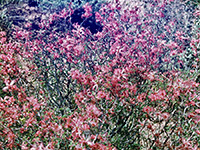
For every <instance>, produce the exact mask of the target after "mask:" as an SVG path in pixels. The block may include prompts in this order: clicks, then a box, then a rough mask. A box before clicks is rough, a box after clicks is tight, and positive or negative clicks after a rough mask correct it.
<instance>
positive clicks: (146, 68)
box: [0, 0, 200, 150]
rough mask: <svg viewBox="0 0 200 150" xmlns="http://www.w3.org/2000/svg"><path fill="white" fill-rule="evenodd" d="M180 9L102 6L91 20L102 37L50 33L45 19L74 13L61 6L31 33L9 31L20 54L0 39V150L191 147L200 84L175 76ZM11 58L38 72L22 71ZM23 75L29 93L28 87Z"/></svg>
mask: <svg viewBox="0 0 200 150" xmlns="http://www.w3.org/2000/svg"><path fill="white" fill-rule="evenodd" d="M177 5H178V6H182V7H183V9H180V11H184V7H186V6H185V5H182V3H181V2H178V1H170V2H166V1H161V2H158V1H156V0H155V1H142V2H141V3H140V5H137V6H134V7H133V8H132V9H130V10H129V9H123V8H122V7H121V5H120V4H119V3H108V4H105V5H102V8H101V9H100V11H99V12H96V14H95V15H96V20H97V21H98V22H100V23H101V24H102V25H103V30H102V32H98V33H96V34H91V33H90V32H89V31H88V29H85V28H83V27H82V26H80V25H78V24H74V25H73V27H74V29H73V30H69V31H67V32H66V33H62V32H55V31H52V32H49V30H48V29H49V28H51V24H52V21H56V20H59V19H63V18H64V19H66V18H67V17H70V16H71V15H72V14H73V10H72V9H69V10H63V11H62V12H60V13H59V14H53V15H51V16H50V18H49V19H47V20H42V21H41V24H40V28H41V29H40V31H38V32H35V33H34V32H31V31H24V30H23V31H21V30H20V29H16V32H15V33H13V34H14V35H15V37H16V42H17V43H20V45H19V48H18V47H17V46H13V47H12V46H10V47H9V46H8V45H9V44H3V43H4V40H3V38H1V39H2V45H1V47H2V50H1V57H0V62H1V63H2V65H1V66H2V67H1V72H5V74H1V78H2V79H3V82H4V87H3V91H4V92H5V93H6V92H7V95H6V96H4V97H2V98H1V101H0V106H1V107H0V108H1V110H2V111H1V116H2V117H1V123H0V124H1V130H0V131H1V135H2V136H1V138H0V142H1V145H2V148H6V147H10V148H12V147H16V146H18V147H20V146H21V148H22V149H30V148H31V149H36V148H37V147H40V149H45V148H48V149H62V148H65V149H102V150H103V149H140V148H141V149H144V148H145V149H155V148H160V149H164V148H165V147H167V148H169V149H197V148H198V146H199V145H200V143H199V141H200V139H199V134H200V126H199V121H200V120H199V119H200V106H199V100H200V95H199V92H198V91H199V90H200V87H199V83H196V82H195V81H194V77H193V76H189V74H186V73H185V72H182V71H181V70H179V69H180V68H181V69H184V67H182V66H184V65H185V64H184V63H185V62H184V61H182V60H181V59H182V56H184V53H185V51H186V49H187V48H188V47H189V46H188V42H190V40H191V39H190V34H192V33H190V32H189V33H188V32H187V31H188V30H187V29H188V27H187V25H188V24H187V22H183V23H182V24H180V22H179V21H185V20H184V19H183V18H181V17H180V16H174V15H175V14H176V13H175V9H177ZM171 6H173V8H174V9H173V10H170V8H171ZM84 8H85V9H87V8H88V11H85V14H84V15H83V16H85V17H89V16H90V13H89V12H90V11H89V10H90V9H89V8H90V6H89V5H88V4H86V5H85V6H84ZM179 14H180V13H177V15H179ZM184 15H186V16H187V14H186V13H185V14H184ZM189 17H191V16H190V15H189ZM179 19H180V20H179ZM189 20H190V19H189ZM191 43H193V42H191ZM10 45H12V44H10ZM191 45H192V44H191ZM14 50H15V51H14ZM14 52H15V53H14ZM14 54H16V55H17V56H18V57H15V56H14ZM8 58H10V59H12V60H13V61H10V59H8ZM17 58H20V60H21V59H22V58H23V59H22V60H24V61H27V60H29V61H30V62H32V63H33V64H34V65H35V66H31V65H30V63H28V64H27V68H28V69H30V70H26V69H25V68H26V67H25V68H24V69H25V70H24V69H22V68H23V67H22V66H21V68H20V67H18V65H17V63H16V62H17V60H19V59H17ZM20 60H19V63H20ZM21 63H22V62H21ZM22 64H23V63H22ZM8 68H11V69H8ZM13 69H14V71H11V70H13ZM19 70H20V71H19ZM30 72H32V75H31V77H30V78H31V79H35V81H33V82H32V83H33V87H34V88H35V89H34V90H28V89H27V86H26V85H27V84H25V83H27V82H26V80H28V79H30V78H27V75H28V73H30ZM186 75H187V76H186ZM22 79H23V80H24V81H23V82H22ZM20 81H21V82H20ZM37 90H38V91H37ZM34 96H35V97H34ZM10 112H12V113H10ZM20 112H21V113H20ZM8 133H9V134H8Z"/></svg>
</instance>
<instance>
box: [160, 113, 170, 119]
mask: <svg viewBox="0 0 200 150" xmlns="http://www.w3.org/2000/svg"><path fill="white" fill-rule="evenodd" d="M161 116H162V118H163V119H165V120H167V119H168V118H169V116H170V114H169V113H167V112H165V113H162V114H161Z"/></svg>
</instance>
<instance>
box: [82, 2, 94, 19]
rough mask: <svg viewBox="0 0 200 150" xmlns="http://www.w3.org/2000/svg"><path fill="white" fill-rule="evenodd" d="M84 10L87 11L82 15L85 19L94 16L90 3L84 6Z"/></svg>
mask: <svg viewBox="0 0 200 150" xmlns="http://www.w3.org/2000/svg"><path fill="white" fill-rule="evenodd" d="M83 8H84V10H85V13H84V14H83V15H82V17H85V18H89V17H90V16H92V13H91V12H92V6H91V5H89V3H86V4H85V5H84V6H83Z"/></svg>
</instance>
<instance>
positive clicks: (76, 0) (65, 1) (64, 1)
mask: <svg viewBox="0 0 200 150" xmlns="http://www.w3.org/2000/svg"><path fill="white" fill-rule="evenodd" d="M70 2H72V5H71V6H72V8H73V9H75V8H79V7H82V6H83V5H84V4H86V3H87V2H88V3H90V4H91V5H94V11H96V10H98V8H99V7H100V6H101V3H103V2H106V0H40V1H39V7H40V8H41V9H42V10H43V11H51V12H55V11H61V10H62V9H64V8H67V7H68V6H69V4H70Z"/></svg>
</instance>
